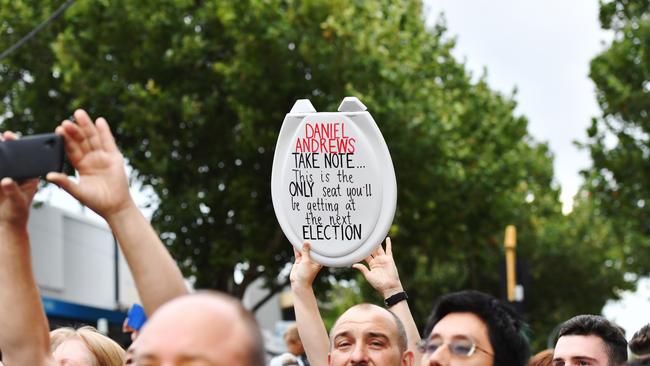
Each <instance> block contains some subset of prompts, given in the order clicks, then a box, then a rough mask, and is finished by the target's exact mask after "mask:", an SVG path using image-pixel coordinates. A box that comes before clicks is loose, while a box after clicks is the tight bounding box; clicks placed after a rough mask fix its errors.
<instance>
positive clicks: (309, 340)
mask: <svg viewBox="0 0 650 366" xmlns="http://www.w3.org/2000/svg"><path fill="white" fill-rule="evenodd" d="M310 250H311V246H310V244H309V243H305V244H304V245H303V247H302V251H298V250H296V249H295V248H294V249H293V252H294V254H295V256H296V260H295V262H294V263H293V267H291V274H290V276H289V278H290V280H291V292H292V293H293V307H294V310H295V311H296V325H297V326H298V333H299V334H300V340H301V341H302V345H303V347H304V348H305V354H306V355H307V359H309V364H310V365H311V366H326V365H327V363H328V362H327V355H328V353H329V343H330V342H329V336H328V335H327V330H326V329H325V324H324V323H323V319H322V318H321V316H320V311H319V310H318V303H317V302H316V296H315V295H314V289H313V287H312V284H313V283H314V279H315V278H316V275H317V274H318V271H320V269H321V268H322V267H323V266H321V265H320V264H318V263H316V262H314V261H312V259H311V256H310V254H309V252H310Z"/></svg>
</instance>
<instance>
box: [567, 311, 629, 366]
mask: <svg viewBox="0 0 650 366" xmlns="http://www.w3.org/2000/svg"><path fill="white" fill-rule="evenodd" d="M566 335H595V336H598V337H600V339H602V340H603V342H604V343H605V347H607V349H606V351H607V356H608V357H609V365H610V366H614V365H622V364H624V363H625V361H627V341H626V340H625V332H624V331H623V329H622V328H621V327H619V326H618V325H616V324H614V323H612V322H610V321H609V320H607V319H605V318H604V317H602V316H600V315H578V316H574V317H573V318H571V319H569V320H567V321H565V322H564V323H562V325H560V331H559V332H558V339H560V337H562V336H566Z"/></svg>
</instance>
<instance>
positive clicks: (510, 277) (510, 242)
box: [504, 225, 518, 302]
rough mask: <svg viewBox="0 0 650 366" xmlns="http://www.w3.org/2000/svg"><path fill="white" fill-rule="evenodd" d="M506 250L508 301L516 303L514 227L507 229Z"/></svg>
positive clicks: (515, 231)
mask: <svg viewBox="0 0 650 366" xmlns="http://www.w3.org/2000/svg"><path fill="white" fill-rule="evenodd" d="M504 246H505V249H506V289H507V294H508V301H509V302H515V301H517V300H518V299H517V298H518V296H517V289H516V288H517V229H516V228H515V226H514V225H508V226H507V227H506V237H505V241H504Z"/></svg>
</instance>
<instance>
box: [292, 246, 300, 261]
mask: <svg viewBox="0 0 650 366" xmlns="http://www.w3.org/2000/svg"><path fill="white" fill-rule="evenodd" d="M292 248H293V255H294V257H295V258H296V259H295V261H294V263H300V260H301V259H302V253H300V251H298V249H296V247H294V246H292Z"/></svg>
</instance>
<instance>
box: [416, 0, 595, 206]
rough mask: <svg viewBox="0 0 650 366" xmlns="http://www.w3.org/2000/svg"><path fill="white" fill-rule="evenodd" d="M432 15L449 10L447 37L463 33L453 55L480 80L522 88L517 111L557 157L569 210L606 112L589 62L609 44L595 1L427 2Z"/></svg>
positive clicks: (557, 170)
mask: <svg viewBox="0 0 650 366" xmlns="http://www.w3.org/2000/svg"><path fill="white" fill-rule="evenodd" d="M425 4H426V8H427V14H428V19H429V21H430V22H434V21H435V20H436V19H437V18H438V16H439V15H440V13H441V12H444V14H445V18H446V20H447V25H448V28H449V32H448V34H449V35H450V36H452V35H455V36H456V37H457V42H458V43H457V46H456V52H455V55H456V56H457V57H458V59H459V60H465V62H466V65H467V67H468V69H469V70H472V71H473V74H474V76H475V77H479V76H480V75H482V72H483V70H484V68H486V69H487V75H488V77H487V78H488V81H489V83H490V85H491V86H492V87H493V88H494V89H496V90H499V91H501V92H503V93H504V94H507V95H510V94H511V92H512V91H513V89H514V88H515V87H516V89H517V95H516V97H515V99H516V101H517V103H518V105H519V106H518V109H517V113H518V114H523V115H525V116H526V117H527V118H528V121H529V125H528V129H529V131H530V133H531V134H532V135H533V136H534V137H535V138H536V139H537V141H543V142H548V144H549V146H550V148H551V151H552V152H553V154H554V155H555V160H554V168H555V177H556V180H557V182H558V183H559V184H560V185H561V186H562V197H561V198H562V201H563V202H564V203H565V205H564V206H565V211H567V210H568V209H570V207H571V203H572V197H573V195H574V194H575V193H576V192H577V190H578V187H579V186H580V184H581V178H580V175H579V171H580V169H584V168H586V167H588V166H589V164H590V158H589V154H588V153H587V152H586V151H583V150H579V149H578V148H576V147H575V146H574V144H573V141H575V140H579V141H585V139H586V132H585V131H586V128H587V127H588V125H589V123H590V121H591V117H594V116H597V115H598V114H599V112H600V109H599V108H598V105H597V103H596V100H595V97H594V85H593V83H592V82H591V80H590V79H589V77H588V73H589V60H591V59H592V58H593V57H594V55H596V54H597V53H598V52H600V51H601V50H602V49H603V47H604V46H603V43H602V41H603V40H606V39H608V34H606V33H604V32H602V31H601V30H600V26H599V23H598V2H597V1H596V0H576V1H562V0H547V1H518V0H491V1H486V0H476V1H458V0H428V1H425Z"/></svg>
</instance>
